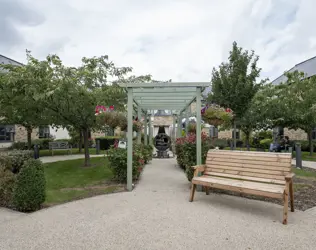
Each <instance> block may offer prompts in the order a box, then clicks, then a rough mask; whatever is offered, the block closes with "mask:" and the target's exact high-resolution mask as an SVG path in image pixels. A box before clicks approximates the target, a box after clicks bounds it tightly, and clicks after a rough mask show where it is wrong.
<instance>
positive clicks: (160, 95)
mask: <svg viewBox="0 0 316 250" xmlns="http://www.w3.org/2000/svg"><path fill="white" fill-rule="evenodd" d="M209 85H210V83H209V82H159V83H122V84H120V86H121V87H123V88H126V91H127V93H128V103H127V110H128V115H127V120H128V128H127V189H128V190H130V191H131V190H132V178H133V176H132V167H133V166H132V164H133V143H132V141H133V105H134V104H136V106H137V113H138V117H141V115H142V114H144V116H145V119H144V122H145V131H144V135H145V143H147V116H148V115H150V114H151V113H150V114H149V113H148V111H151V110H157V109H165V110H171V112H172V114H173V115H174V116H173V128H175V116H178V137H180V136H181V133H180V132H181V130H180V128H181V126H180V125H179V124H180V123H181V122H179V121H181V117H183V116H184V113H186V115H188V113H187V112H188V108H189V107H190V105H191V104H192V103H193V102H196V110H197V112H196V156H197V157H196V164H197V165H200V164H201V112H200V110H201V97H202V94H201V92H202V88H204V87H207V86H209ZM173 131H174V132H175V129H173ZM174 136H175V135H174ZM149 137H150V139H149V143H152V131H151V119H149ZM140 140H141V137H140V136H139V137H138V142H139V143H140Z"/></svg>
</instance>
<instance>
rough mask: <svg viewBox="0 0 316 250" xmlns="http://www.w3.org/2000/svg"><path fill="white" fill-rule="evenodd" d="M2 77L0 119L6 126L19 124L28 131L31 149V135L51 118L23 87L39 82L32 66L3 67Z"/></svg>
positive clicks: (29, 147) (9, 65) (0, 76)
mask: <svg viewBox="0 0 316 250" xmlns="http://www.w3.org/2000/svg"><path fill="white" fill-rule="evenodd" d="M1 68H2V70H3V73H1V75H0V107H1V108H0V117H1V119H2V122H4V123H6V124H19V125H22V126H23V127H25V129H26V131H27V145H28V149H31V145H32V142H31V134H32V131H33V129H34V128H36V127H39V126H40V125H47V124H50V122H51V117H50V116H49V114H48V113H47V112H46V110H45V107H43V106H42V103H41V102H40V101H39V100H35V99H34V98H33V96H32V95H26V94H25V92H24V89H23V86H30V85H32V84H34V83H35V82H36V81H38V79H37V77H36V75H35V74H34V69H33V68H32V67H30V65H22V66H16V65H11V64H8V65H2V66H1Z"/></svg>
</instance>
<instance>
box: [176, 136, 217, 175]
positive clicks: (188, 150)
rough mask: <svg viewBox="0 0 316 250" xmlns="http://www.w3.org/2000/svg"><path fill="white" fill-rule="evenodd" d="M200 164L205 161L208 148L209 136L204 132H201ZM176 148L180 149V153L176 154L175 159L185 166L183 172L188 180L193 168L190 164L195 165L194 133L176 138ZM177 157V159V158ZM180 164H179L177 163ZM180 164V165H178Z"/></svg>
mask: <svg viewBox="0 0 316 250" xmlns="http://www.w3.org/2000/svg"><path fill="white" fill-rule="evenodd" d="M201 139H202V159H201V160H202V164H204V163H205V160H206V155H207V152H208V150H209V149H210V148H212V147H211V146H210V141H209V138H208V137H207V136H206V134H205V133H202V136H201ZM176 148H178V150H180V155H177V161H178V163H179V162H180V163H181V164H182V166H184V167H185V173H186V176H187V178H188V180H189V181H191V180H192V178H193V173H194V170H193V169H192V168H191V166H194V165H196V135H195V134H189V135H188V136H187V137H185V138H178V139H177V141H176ZM178 158H179V159H178ZM179 165H180V164H179ZM180 166H181V165H180Z"/></svg>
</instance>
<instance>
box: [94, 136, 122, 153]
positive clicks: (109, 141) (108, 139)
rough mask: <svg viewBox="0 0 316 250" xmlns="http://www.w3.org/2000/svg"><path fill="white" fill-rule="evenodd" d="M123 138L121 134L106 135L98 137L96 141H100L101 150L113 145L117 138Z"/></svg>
mask: <svg viewBox="0 0 316 250" xmlns="http://www.w3.org/2000/svg"><path fill="white" fill-rule="evenodd" d="M119 139H121V137H120V136H105V137H97V138H95V141H96V142H97V141H100V149H101V150H108V149H110V147H111V146H113V145H114V143H115V140H119Z"/></svg>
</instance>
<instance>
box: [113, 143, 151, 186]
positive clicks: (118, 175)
mask: <svg viewBox="0 0 316 250" xmlns="http://www.w3.org/2000/svg"><path fill="white" fill-rule="evenodd" d="M108 160H109V167H110V168H111V169H112V171H113V174H114V178H115V179H116V180H117V181H120V182H126V180H127V149H123V148H114V147H111V148H110V149H109V150H108ZM144 164H145V160H144V157H143V152H142V150H141V147H135V146H134V149H133V168H132V174H133V180H137V179H138V177H139V175H140V173H141V172H142V170H143V167H144Z"/></svg>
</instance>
